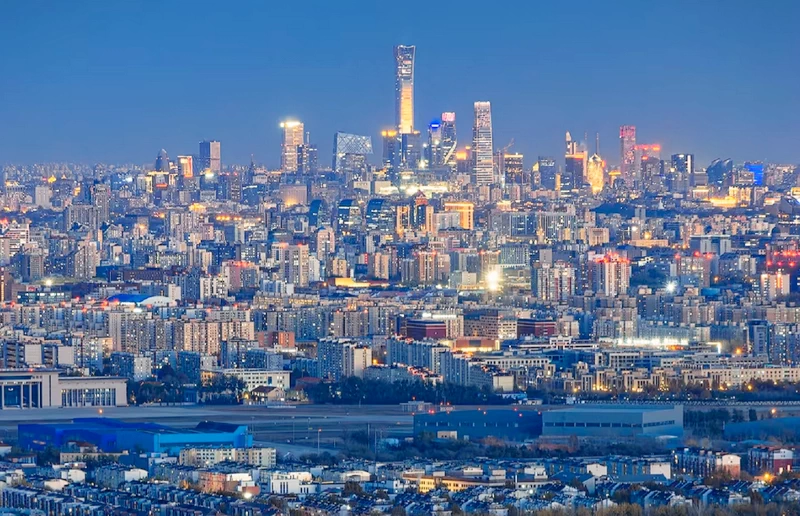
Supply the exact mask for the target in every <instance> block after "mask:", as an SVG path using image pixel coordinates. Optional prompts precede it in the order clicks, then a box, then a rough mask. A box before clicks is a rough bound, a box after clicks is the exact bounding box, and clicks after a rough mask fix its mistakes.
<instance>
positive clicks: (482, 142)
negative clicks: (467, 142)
mask: <svg viewBox="0 0 800 516" xmlns="http://www.w3.org/2000/svg"><path fill="white" fill-rule="evenodd" d="M472 156H473V163H474V165H473V168H472V182H473V183H474V184H476V185H489V184H492V183H493V182H495V181H494V179H495V178H494V163H493V161H494V160H493V158H494V156H493V143H492V105H491V103H489V102H476V103H475V122H474V123H473V125H472Z"/></svg>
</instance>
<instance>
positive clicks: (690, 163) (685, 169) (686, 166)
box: [669, 154, 694, 192]
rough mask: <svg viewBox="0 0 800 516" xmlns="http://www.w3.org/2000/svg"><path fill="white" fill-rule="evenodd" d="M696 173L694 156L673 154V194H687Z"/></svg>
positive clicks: (671, 180)
mask: <svg viewBox="0 0 800 516" xmlns="http://www.w3.org/2000/svg"><path fill="white" fill-rule="evenodd" d="M692 172H694V154H673V155H672V166H671V167H670V174H669V180H670V185H669V188H670V190H672V191H673V192H686V191H687V190H688V189H689V181H690V179H691V176H692Z"/></svg>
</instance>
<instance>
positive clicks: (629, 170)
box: [619, 125, 637, 186]
mask: <svg viewBox="0 0 800 516" xmlns="http://www.w3.org/2000/svg"><path fill="white" fill-rule="evenodd" d="M619 145H620V161H619V174H620V177H622V180H623V181H625V184H626V185H628V186H632V185H633V183H634V181H635V180H636V177H635V176H636V172H637V171H636V167H635V166H634V165H635V163H636V153H635V148H636V126H633V125H623V126H622V127H620V128H619Z"/></svg>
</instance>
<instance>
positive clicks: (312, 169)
mask: <svg viewBox="0 0 800 516" xmlns="http://www.w3.org/2000/svg"><path fill="white" fill-rule="evenodd" d="M318 169H319V154H318V152H317V146H316V145H314V144H311V143H304V144H303V145H298V146H297V171H298V172H299V173H301V174H315V173H316V172H317V170H318Z"/></svg>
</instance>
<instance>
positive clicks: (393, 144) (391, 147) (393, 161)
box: [381, 130, 400, 172]
mask: <svg viewBox="0 0 800 516" xmlns="http://www.w3.org/2000/svg"><path fill="white" fill-rule="evenodd" d="M381 139H382V140H383V159H382V163H383V166H384V168H386V170H388V171H390V172H392V171H394V170H395V169H396V168H397V165H398V163H399V162H400V140H399V139H398V138H397V131H392V130H389V131H381Z"/></svg>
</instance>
